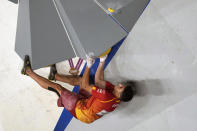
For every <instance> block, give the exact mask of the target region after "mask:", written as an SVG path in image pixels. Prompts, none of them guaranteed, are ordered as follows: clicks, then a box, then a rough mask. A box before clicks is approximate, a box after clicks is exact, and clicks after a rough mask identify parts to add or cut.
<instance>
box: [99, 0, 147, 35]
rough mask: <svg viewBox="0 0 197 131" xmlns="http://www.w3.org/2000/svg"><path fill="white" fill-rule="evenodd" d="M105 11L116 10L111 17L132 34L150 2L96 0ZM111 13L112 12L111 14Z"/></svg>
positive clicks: (139, 0)
mask: <svg viewBox="0 0 197 131" xmlns="http://www.w3.org/2000/svg"><path fill="white" fill-rule="evenodd" d="M96 1H97V3H99V4H100V6H102V7H103V9H104V10H105V11H107V12H108V8H111V9H113V10H114V13H111V15H112V16H113V17H114V19H116V21H117V22H118V23H120V24H121V26H123V27H124V28H125V30H126V31H127V32H130V31H131V29H132V28H133V26H134V25H135V23H136V22H137V20H138V18H139V17H140V15H141V14H142V12H143V11H144V9H145V7H146V6H147V4H148V3H149V1H150V0H96ZM109 13H110V12H109Z"/></svg>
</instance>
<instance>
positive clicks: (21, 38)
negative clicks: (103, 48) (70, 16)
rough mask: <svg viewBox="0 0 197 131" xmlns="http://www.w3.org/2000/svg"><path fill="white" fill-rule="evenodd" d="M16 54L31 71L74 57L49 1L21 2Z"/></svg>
mask: <svg viewBox="0 0 197 131" xmlns="http://www.w3.org/2000/svg"><path fill="white" fill-rule="evenodd" d="M16 39H17V40H16V51H17V53H18V54H19V55H20V56H21V58H23V57H24V55H26V54H28V55H30V57H31V62H32V67H33V69H38V68H41V67H44V66H47V65H49V64H54V63H57V62H60V61H63V60H66V59H69V58H73V57H75V56H76V55H75V53H74V51H73V48H72V46H71V45H70V42H69V39H68V37H67V34H66V33H65V30H64V28H63V25H62V23H61V20H60V18H59V16H58V13H57V11H56V9H55V6H54V4H53V1H52V0H41V1H40V0H21V1H20V3H19V18H18V27H17V38H16Z"/></svg>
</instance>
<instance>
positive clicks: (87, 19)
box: [56, 0, 127, 57]
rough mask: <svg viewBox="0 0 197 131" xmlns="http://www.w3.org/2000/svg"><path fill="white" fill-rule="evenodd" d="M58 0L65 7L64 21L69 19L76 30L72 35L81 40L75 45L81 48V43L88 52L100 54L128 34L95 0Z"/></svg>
mask: <svg viewBox="0 0 197 131" xmlns="http://www.w3.org/2000/svg"><path fill="white" fill-rule="evenodd" d="M56 1H57V2H60V3H61V4H62V7H63V9H64V10H63V11H64V12H63V13H61V14H62V19H63V20H64V22H65V21H66V20H65V19H69V21H70V23H71V25H69V26H72V29H73V31H74V33H73V34H71V35H75V37H77V38H78V40H79V41H78V42H79V43H74V44H75V45H76V46H75V47H76V48H79V46H78V45H79V44H81V45H82V46H83V48H84V49H85V52H86V53H89V52H93V53H94V54H95V56H98V55H100V54H101V53H103V52H104V51H105V50H106V49H108V48H110V47H111V46H113V45H114V44H115V43H117V42H118V41H120V40H121V39H122V38H123V37H125V36H126V35H127V33H126V32H125V31H124V30H123V29H122V28H121V27H120V26H119V25H118V24H117V23H115V22H114V20H113V19H111V18H110V17H109V16H108V15H107V14H106V13H105V12H104V11H103V10H102V9H101V8H100V7H99V6H98V5H97V4H96V3H95V2H94V1H93V0H56ZM58 8H59V7H58ZM61 11H62V10H61ZM64 14H66V17H65V16H64ZM65 23H66V22H65ZM80 57H84V56H81V55H80Z"/></svg>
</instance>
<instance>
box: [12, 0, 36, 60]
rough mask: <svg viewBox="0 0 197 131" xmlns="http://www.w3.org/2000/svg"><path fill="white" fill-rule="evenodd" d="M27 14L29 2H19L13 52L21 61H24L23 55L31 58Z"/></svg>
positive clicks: (21, 0)
mask: <svg viewBox="0 0 197 131" xmlns="http://www.w3.org/2000/svg"><path fill="white" fill-rule="evenodd" d="M29 13H30V12H29V0H20V4H19V8H18V21H17V31H16V42H15V51H16V52H17V54H18V55H19V56H20V57H21V58H22V59H24V56H25V54H27V55H29V56H30V58H32V53H31V31H30V19H29Z"/></svg>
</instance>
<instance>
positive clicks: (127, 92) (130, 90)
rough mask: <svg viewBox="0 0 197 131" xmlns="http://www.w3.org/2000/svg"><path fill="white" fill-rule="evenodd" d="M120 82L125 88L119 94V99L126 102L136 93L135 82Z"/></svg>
mask: <svg viewBox="0 0 197 131" xmlns="http://www.w3.org/2000/svg"><path fill="white" fill-rule="evenodd" d="M122 84H123V85H124V86H125V89H124V91H123V92H122V94H121V96H120V100H121V101H123V102H128V101H130V100H131V99H132V98H133V96H134V95H135V94H136V83H135V82H134V81H127V82H123V83H122Z"/></svg>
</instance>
